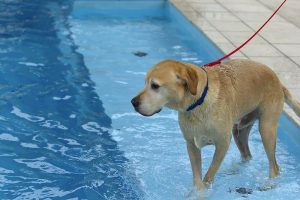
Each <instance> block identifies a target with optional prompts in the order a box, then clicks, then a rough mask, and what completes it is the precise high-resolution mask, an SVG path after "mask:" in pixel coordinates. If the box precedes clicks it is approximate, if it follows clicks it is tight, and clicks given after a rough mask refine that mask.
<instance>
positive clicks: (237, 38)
mask: <svg viewBox="0 0 300 200" xmlns="http://www.w3.org/2000/svg"><path fill="white" fill-rule="evenodd" d="M222 34H223V35H225V37H226V38H228V39H229V40H230V41H231V42H232V43H234V44H235V45H241V44H243V43H244V42H245V41H246V40H248V39H249V38H250V37H251V36H252V35H253V34H254V31H224V32H222ZM250 44H267V42H266V41H265V40H264V39H263V38H262V37H260V36H259V35H257V36H255V37H254V38H253V39H252V40H251V42H250Z"/></svg>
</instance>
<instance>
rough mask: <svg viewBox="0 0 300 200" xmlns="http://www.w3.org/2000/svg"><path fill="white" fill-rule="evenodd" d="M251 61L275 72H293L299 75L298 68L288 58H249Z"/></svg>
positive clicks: (299, 70) (299, 69)
mask: <svg viewBox="0 0 300 200" xmlns="http://www.w3.org/2000/svg"><path fill="white" fill-rule="evenodd" d="M249 58H250V59H252V60H255V61H257V62H260V63H263V64H265V65H267V66H268V67H270V68H271V69H272V70H274V71H275V72H294V73H296V74H300V68H299V67H298V66H297V65H296V64H295V63H294V62H293V61H292V60H291V59H290V58H288V57H285V56H281V57H280V56H279V57H263V56H260V57H255V56H250V57H249Z"/></svg>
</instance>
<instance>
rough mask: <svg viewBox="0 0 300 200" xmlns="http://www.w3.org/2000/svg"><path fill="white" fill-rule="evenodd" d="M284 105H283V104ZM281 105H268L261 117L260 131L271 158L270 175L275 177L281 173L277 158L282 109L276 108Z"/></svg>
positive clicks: (268, 155)
mask: <svg viewBox="0 0 300 200" xmlns="http://www.w3.org/2000/svg"><path fill="white" fill-rule="evenodd" d="M281 107H282V106H281ZM275 108H280V106H278V105H277V106H275V105H273V106H268V109H263V110H262V113H261V116H260V118H259V132H260V135H261V138H262V142H263V145H264V148H265V151H266V154H267V157H268V160H269V177H270V178H273V177H276V176H277V175H278V174H279V167H278V164H277V161H276V158H275V149H276V139H277V125H278V120H279V116H280V113H281V110H279V109H275Z"/></svg>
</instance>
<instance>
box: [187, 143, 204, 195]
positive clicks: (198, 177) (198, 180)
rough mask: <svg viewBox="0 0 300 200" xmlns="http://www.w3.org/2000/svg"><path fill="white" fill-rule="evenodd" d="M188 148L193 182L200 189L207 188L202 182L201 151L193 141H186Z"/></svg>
mask: <svg viewBox="0 0 300 200" xmlns="http://www.w3.org/2000/svg"><path fill="white" fill-rule="evenodd" d="M186 145H187V150H188V153H189V158H190V162H191V166H192V171H193V183H194V186H196V187H197V188H198V189H200V190H203V189H205V185H204V184H203V182H202V166H201V152H200V150H199V149H198V148H197V147H196V145H195V144H194V143H193V142H189V141H187V142H186Z"/></svg>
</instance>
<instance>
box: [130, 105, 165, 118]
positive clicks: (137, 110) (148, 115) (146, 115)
mask: <svg viewBox="0 0 300 200" xmlns="http://www.w3.org/2000/svg"><path fill="white" fill-rule="evenodd" d="M134 109H135V111H136V112H138V113H140V114H141V115H143V116H145V117H150V116H152V115H155V114H156V113H159V112H160V111H161V110H162V109H159V110H157V111H155V112H153V113H152V114H145V113H142V112H140V111H139V109H138V108H136V107H135V108H134Z"/></svg>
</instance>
